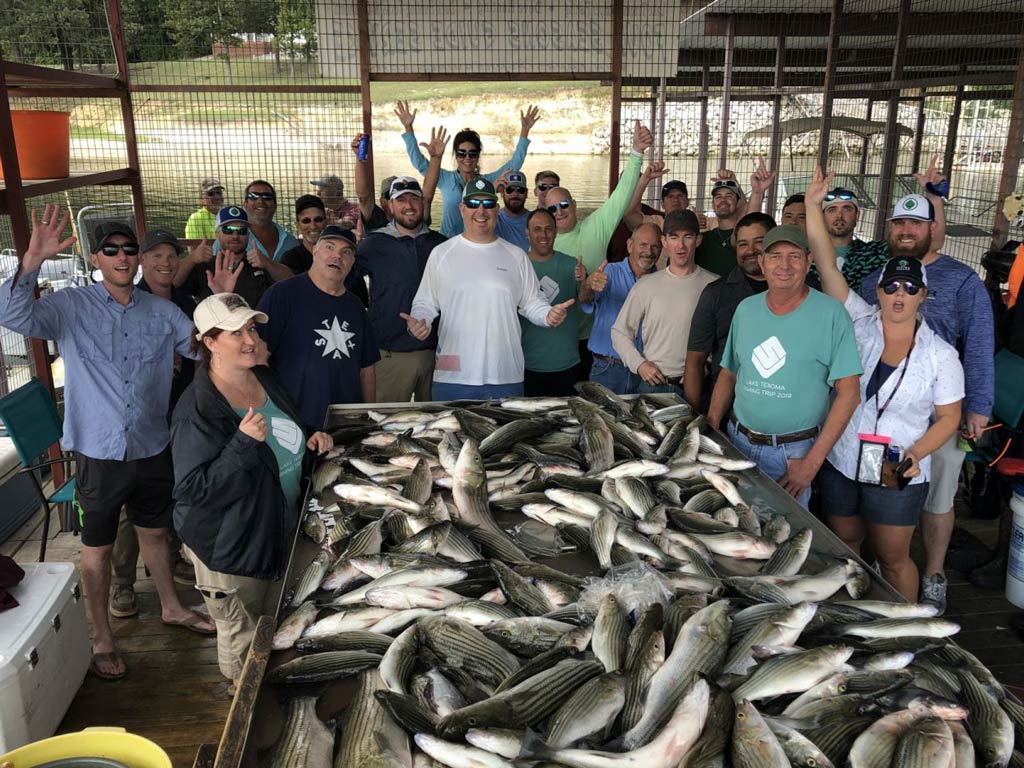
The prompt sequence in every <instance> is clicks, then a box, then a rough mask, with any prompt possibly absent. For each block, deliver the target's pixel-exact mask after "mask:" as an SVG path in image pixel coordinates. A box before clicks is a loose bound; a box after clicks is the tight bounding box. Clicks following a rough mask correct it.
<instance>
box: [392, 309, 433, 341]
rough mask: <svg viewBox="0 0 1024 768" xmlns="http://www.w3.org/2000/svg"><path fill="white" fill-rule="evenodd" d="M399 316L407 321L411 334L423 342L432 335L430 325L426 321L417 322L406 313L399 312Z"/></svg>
mask: <svg viewBox="0 0 1024 768" xmlns="http://www.w3.org/2000/svg"><path fill="white" fill-rule="evenodd" d="M398 316H399V317H400V318H402V319H403V320H405V324H406V328H407V330H408V331H409V333H410V334H412V335H413V336H414V337H416V338H417V339H419V340H420V341H423V340H424V339H426V338H427V336H429V335H430V323H428V322H427V321H426V320H417V319H416V318H415V317H413V316H412V315H410V314H408V313H406V312H399V313H398Z"/></svg>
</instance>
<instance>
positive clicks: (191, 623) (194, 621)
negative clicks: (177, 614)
mask: <svg viewBox="0 0 1024 768" xmlns="http://www.w3.org/2000/svg"><path fill="white" fill-rule="evenodd" d="M204 621H207V619H206V618H204V617H203V616H200V615H199V614H198V613H192V614H190V615H189V617H188V618H187V619H182V620H181V621H165V622H164V624H166V625H167V626H168V627H181V628H182V629H187V630H189V631H190V632H195V633H196V634H197V635H216V634H217V630H216V629H203V628H202V627H200V626H199V625H200V624H201V623H202V622H204Z"/></svg>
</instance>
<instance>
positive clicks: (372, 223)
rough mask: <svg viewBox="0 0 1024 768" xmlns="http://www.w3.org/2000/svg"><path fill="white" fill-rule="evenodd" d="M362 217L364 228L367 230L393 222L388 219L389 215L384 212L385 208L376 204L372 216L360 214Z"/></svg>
mask: <svg viewBox="0 0 1024 768" xmlns="http://www.w3.org/2000/svg"><path fill="white" fill-rule="evenodd" d="M360 217H361V218H362V220H363V230H364V231H365V232H372V231H373V230H375V229H381V228H382V227H386V226H387V225H388V224H390V223H391V221H390V220H389V219H388V215H387V214H386V213H384V209H383V208H381V207H380V206H379V205H376V204H374V206H373V213H371V214H370V218H366V217H365V216H363V215H362V214H360Z"/></svg>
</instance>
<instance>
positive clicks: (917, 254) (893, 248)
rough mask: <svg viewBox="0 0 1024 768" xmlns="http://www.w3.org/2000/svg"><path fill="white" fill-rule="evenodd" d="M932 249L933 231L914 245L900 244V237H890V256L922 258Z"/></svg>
mask: <svg viewBox="0 0 1024 768" xmlns="http://www.w3.org/2000/svg"><path fill="white" fill-rule="evenodd" d="M931 249H932V233H931V232H928V233H926V234H925V236H924V237H923V238H922V239H921V240H919V241H918V242H916V243H914V244H913V245H900V243H899V240H898V238H896V237H890V238H889V254H890V256H898V257H902V258H905V259H918V260H920V259H922V258H924V256H925V254H927V253H928V251H930V250H931Z"/></svg>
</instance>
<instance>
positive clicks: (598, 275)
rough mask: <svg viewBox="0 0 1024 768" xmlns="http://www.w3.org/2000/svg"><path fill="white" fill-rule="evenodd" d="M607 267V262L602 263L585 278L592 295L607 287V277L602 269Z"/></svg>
mask: <svg viewBox="0 0 1024 768" xmlns="http://www.w3.org/2000/svg"><path fill="white" fill-rule="evenodd" d="M607 266H608V261H607V260H605V261H602V262H601V266H600V267H598V268H597V269H595V270H594V271H593V272H591V273H590V276H589V277H587V285H588V286H590V290H592V291H593V292H594V293H600V292H601V291H603V290H604V289H605V288H606V287H607V286H608V275H606V274H605V273H604V268H605V267H607Z"/></svg>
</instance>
